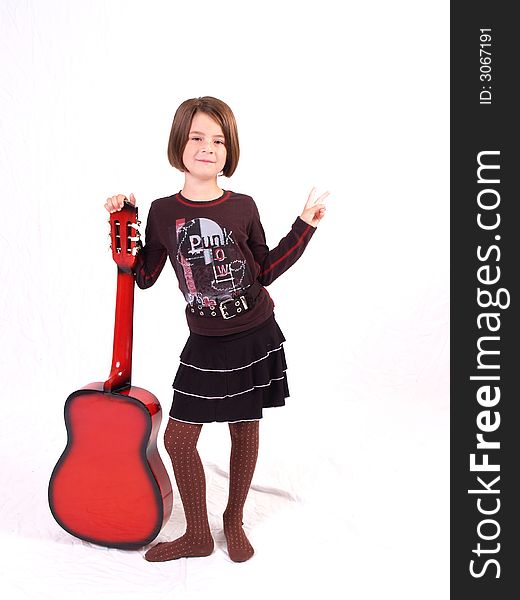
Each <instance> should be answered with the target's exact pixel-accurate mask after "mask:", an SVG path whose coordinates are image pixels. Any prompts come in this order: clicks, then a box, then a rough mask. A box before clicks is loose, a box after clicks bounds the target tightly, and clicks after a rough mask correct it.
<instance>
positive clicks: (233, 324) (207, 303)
mask: <svg viewBox="0 0 520 600" xmlns="http://www.w3.org/2000/svg"><path fill="white" fill-rule="evenodd" d="M315 231H316V228H315V227H313V226H311V225H308V224H307V223H305V222H304V221H303V220H302V219H301V218H300V217H298V218H297V219H296V221H295V222H294V223H293V225H292V227H291V230H290V232H289V233H288V234H287V235H286V236H285V237H284V238H283V239H282V240H280V243H279V244H278V245H277V246H276V248H273V249H272V250H269V248H268V247H267V245H266V240H265V233H264V229H263V227H262V224H261V222H260V216H259V214H258V209H257V207H256V204H255V202H254V200H253V199H252V198H251V197H250V196H246V195H244V194H238V193H235V192H231V191H225V192H224V193H223V195H222V196H221V197H220V198H217V199H215V200H207V201H200V202H196V201H193V200H188V199H187V198H184V197H183V196H182V194H181V193H180V192H179V193H177V194H174V195H172V196H168V197H166V198H159V199H158V200H154V201H153V202H152V204H151V206H150V211H149V214H148V220H147V223H146V229H145V245H144V247H143V248H142V249H141V251H140V252H139V253H138V255H137V263H136V266H135V269H134V275H135V280H136V283H137V285H138V286H139V287H140V288H141V289H145V288H148V287H150V286H152V285H153V284H154V283H155V282H156V281H157V278H158V277H159V275H160V273H161V271H162V269H163V267H164V264H165V262H166V258H167V257H169V259H170V262H171V264H172V265H173V268H174V270H175V273H176V275H177V279H178V282H179V288H180V290H181V291H182V293H183V294H184V297H185V299H186V302H187V306H186V318H187V321H188V327H189V328H190V330H191V331H193V332H194V333H198V334H201V335H227V334H231V333H238V332H240V331H245V330H247V329H250V328H252V327H255V326H257V325H260V324H261V323H263V322H264V321H265V320H266V319H268V318H269V317H270V316H271V314H272V313H273V308H274V303H273V301H272V299H271V297H270V296H269V293H268V292H267V290H266V289H265V287H262V288H261V290H260V293H259V295H258V297H257V299H256V301H255V303H254V305H253V307H252V308H251V309H250V310H248V311H245V312H244V313H242V314H240V315H239V316H236V317H234V318H232V319H223V318H222V317H219V316H217V317H209V316H200V314H199V311H198V310H195V312H192V310H191V309H192V308H195V309H196V308H197V306H204V307H209V308H210V309H212V308H213V307H215V306H216V305H218V304H219V303H220V302H222V301H223V300H226V299H228V298H232V297H235V296H237V295H240V293H241V292H242V291H243V290H245V289H246V288H248V287H249V286H250V285H251V284H252V283H254V282H255V281H258V282H259V283H260V284H261V285H262V286H267V285H269V284H270V283H272V282H273V281H274V280H275V279H276V278H277V277H279V276H280V275H281V274H282V273H283V272H284V271H286V270H287V269H288V268H289V267H290V266H292V265H293V264H294V263H295V262H296V261H297V260H298V258H299V257H300V256H301V255H302V253H303V251H304V250H305V247H306V246H307V243H308V242H309V240H310V238H311V237H312V235H313V233H314V232H315Z"/></svg>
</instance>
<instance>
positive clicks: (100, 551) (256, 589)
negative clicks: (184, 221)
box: [0, 0, 449, 600]
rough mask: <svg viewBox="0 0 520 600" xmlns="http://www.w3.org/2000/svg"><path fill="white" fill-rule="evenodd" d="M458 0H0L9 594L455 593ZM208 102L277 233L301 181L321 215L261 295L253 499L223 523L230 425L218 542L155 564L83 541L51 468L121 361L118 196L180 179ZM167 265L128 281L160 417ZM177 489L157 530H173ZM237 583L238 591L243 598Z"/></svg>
mask: <svg viewBox="0 0 520 600" xmlns="http://www.w3.org/2000/svg"><path fill="white" fill-rule="evenodd" d="M448 45H449V3H448V2H444V1H443V2H438V1H437V2H431V1H429V2H421V3H418V2H413V1H412V0H408V1H407V0H396V1H395V2H386V1H384V0H372V1H370V2H363V3H362V2H351V1H350V0H348V1H347V2H336V1H333V0H322V1H321V2H307V1H304V0H303V1H302V0H300V1H299V2H274V1H273V0H264V1H263V2H262V3H258V4H255V5H252V4H251V3H248V2H240V1H238V0H221V1H220V2H209V1H207V0H201V1H200V2H197V3H192V2H177V1H169V2H168V1H159V0H153V1H149V2H137V1H122V0H105V1H102V0H92V1H89V2H79V1H77V2H71V1H66V0H62V1H60V0H47V1H45V0H41V1H37V0H26V1H24V2H19V1H17V0H1V1H0V77H1V81H0V186H1V188H0V192H1V194H0V201H1V203H2V216H3V226H2V229H1V232H0V240H1V252H2V260H1V263H0V265H1V266H0V268H1V281H2V285H1V288H0V289H1V292H0V298H1V315H2V317H1V320H0V328H1V335H2V347H3V352H2V353H1V354H0V367H1V377H2V379H1V380H2V384H3V393H2V408H3V411H2V412H3V415H2V421H1V423H2V424H1V428H2V429H1V441H0V445H1V450H2V464H1V468H2V479H1V481H2V486H1V487H2V491H1V516H0V536H1V545H2V549H3V555H4V556H3V558H2V561H1V562H0V589H1V590H2V591H7V592H8V593H9V594H10V597H11V598H31V599H33V598H52V599H56V598H61V597H64V598H65V597H67V598H71V599H78V600H79V599H81V600H83V599H87V598H89V599H90V598H92V597H96V598H129V597H130V598H134V597H135V598H150V599H153V600H159V599H160V600H162V599H165V598H174V597H175V598H205V597H207V595H208V594H211V595H212V597H228V598H243V597H249V598H263V597H264V596H265V595H266V594H270V595H271V596H272V597H282V595H285V594H289V593H290V594H291V596H295V597H296V596H297V595H299V594H302V593H304V592H306V593H320V594H324V595H325V597H333V598H338V597H345V598H347V597H348V598H352V599H356V600H358V599H371V600H372V599H376V598H380V597H382V596H384V597H385V598H391V599H394V598H395V599H397V598H399V599H408V598H410V599H411V598H414V599H415V598H418V597H420V598H421V599H422V600H426V599H430V598H431V599H435V600H438V599H439V598H447V597H448V595H449V594H448V559H449V545H448V535H449V511H448V509H449V501H448V500H449V499H448V477H449V464H448V458H449V453H448V439H449V438H448V426H449V399H448V379H449V373H448V363H449V355H448V333H449V324H448V306H449V305H448V294H449V267H448V258H449V248H448V233H449V231H448V229H449V195H448V194H449V189H448V184H449V173H448V164H449V146H448V133H449V98H448V77H449V69H448ZM201 95H212V96H217V97H219V98H222V99H223V100H224V101H225V102H227V103H228V104H229V105H230V106H231V108H232V109H233V111H234V113H235V116H236V118H237V122H238V126H239V135H240V142H241V159H240V163H239V167H238V169H237V171H236V173H235V175H233V177H232V179H230V180H227V179H221V180H220V184H221V186H222V187H223V188H224V189H232V190H235V191H240V192H244V193H247V194H250V195H252V196H253V197H254V198H255V200H256V202H257V205H258V206H259V210H260V215H261V217H262V221H263V224H264V228H265V230H266V233H267V238H268V243H269V245H270V246H274V245H276V244H277V243H278V241H279V239H280V238H281V237H282V236H283V235H285V234H286V233H287V231H288V230H289V227H290V225H291V223H292V222H293V220H294V219H295V217H296V216H297V215H298V214H300V211H301V209H302V207H303V204H304V203H305V200H306V197H307V194H308V192H309V190H310V188H311V187H312V186H317V188H318V190H319V191H320V192H321V191H324V190H327V189H328V190H330V192H331V195H330V197H329V199H328V200H327V205H328V211H327V215H326V217H325V219H324V221H323V222H322V224H320V226H319V228H318V231H317V232H316V234H315V236H314V238H313V239H312V242H311V244H310V245H309V247H308V249H307V250H306V252H305V254H304V256H303V257H302V258H301V260H300V261H299V262H298V263H297V264H296V265H295V266H294V267H293V268H292V269H291V270H290V271H289V272H287V273H286V274H285V275H284V276H283V277H282V278H280V279H279V280H277V281H276V282H275V283H274V284H273V285H272V286H271V287H270V289H269V291H270V293H271V295H272V296H273V298H274V301H275V303H276V317H277V320H278V322H279V324H280V326H281V328H282V330H283V331H284V333H285V335H286V337H287V343H286V345H285V348H286V354H287V358H288V362H289V371H288V376H289V386H290V389H291V398H290V399H288V401H287V406H286V407H285V408H283V409H270V410H267V411H265V418H264V420H263V421H262V423H261V441H260V444H261V447H260V457H259V461H258V466H257V470H256V472H255V476H254V479H253V488H252V490H251V492H250V495H249V497H248V501H247V504H246V511H245V519H246V531H247V532H248V535H249V537H250V539H251V541H252V543H253V546H254V547H255V550H256V553H255V556H254V557H253V559H251V560H250V561H248V562H247V563H244V564H234V563H231V562H230V560H229V558H228V557H227V554H226V552H225V544H224V538H223V535H222V532H221V517H220V515H221V513H222V511H223V509H224V506H225V501H226V493H227V488H226V486H227V466H228V457H229V435H228V431H227V426H225V425H220V424H212V425H208V426H205V427H204V429H203V432H202V436H201V439H200V443H199V449H200V452H201V456H202V458H203V462H204V464H205V467H206V474H207V481H208V503H209V510H210V520H211V524H212V527H213V529H214V534H215V537H216V541H217V548H216V551H215V553H214V554H213V555H212V556H211V557H209V558H206V559H191V560H185V559H182V560H179V561H174V562H170V563H164V564H149V563H147V562H146V561H145V560H144V559H143V556H142V555H143V554H144V549H143V550H140V551H135V552H124V551H119V550H114V549H111V550H109V549H105V548H100V547H96V546H93V545H91V544H88V543H85V542H82V541H80V540H77V539H74V538H72V537H71V536H69V535H68V534H67V533H65V532H64V531H62V530H61V529H60V528H59V526H58V525H57V524H56V522H55V521H54V520H53V518H52V516H51V514H50V512H49V509H48V505H47V496H46V494H47V483H48V479H49V476H50V473H51V471H52V468H53V467H54V464H55V463H56V461H57V459H58V458H59V456H60V454H61V452H62V451H63V448H64V447H65V443H66V432H65V427H64V421H63V404H64V402H65V400H66V398H67V396H68V394H69V393H71V392H72V391H74V390H75V389H78V388H80V387H81V386H82V385H84V384H86V383H88V382H91V381H102V380H104V379H106V377H107V376H108V372H109V367H110V360H111V353H112V335H113V317H114V301H115V282H116V267H115V265H114V263H113V262H112V260H111V255H110V252H109V250H108V240H107V233H108V225H107V223H106V219H107V213H106V212H105V211H104V209H103V203H104V201H105V199H106V197H107V196H109V195H113V194H116V193H125V194H129V193H130V192H134V194H135V195H136V197H137V201H138V206H139V210H140V216H141V218H142V220H143V227H142V231H143V232H144V222H145V220H146V216H147V214H148V208H149V206H150V203H151V202H152V201H153V200H154V199H155V198H158V197H161V196H166V195H170V194H172V193H174V192H176V191H178V190H179V189H180V188H181V187H182V182H183V178H182V174H180V173H179V172H177V171H175V170H173V169H172V168H171V167H170V165H169V163H168V161H167V158H166V145H167V141H168V135H169V130H170V126H171V121H172V118H173V114H174V112H175V109H176V108H177V106H178V105H179V104H180V102H182V101H183V100H185V99H186V98H191V97H195V96H201ZM183 307H184V301H183V298H182V295H181V294H180V292H179V290H178V288H177V283H176V280H175V277H174V274H173V271H172V269H171V267H170V265H169V264H167V265H166V267H165V270H164V272H163V274H162V275H161V277H160V279H159V280H158V282H157V284H156V285H155V286H154V287H153V288H151V289H150V290H147V291H140V290H137V291H136V304H135V319H134V323H135V325H134V365H133V378H132V381H133V383H134V384H135V385H139V386H141V387H144V388H147V389H149V390H151V391H153V393H155V394H156V395H157V396H158V397H159V399H160V400H161V403H162V405H163V411H164V415H165V417H164V418H163V426H162V427H161V432H160V435H159V445H160V451H161V454H162V456H163V459H164V461H165V464H166V466H167V468H168V470H169V473H170V475H171V477H172V481H173V473H172V471H171V464H170V463H169V461H168V457H167V455H166V453H165V451H164V447H163V444H162V432H163V430H164V427H165V425H166V415H167V413H168V410H169V407H170V402H171V393H172V390H171V383H172V380H173V376H174V373H175V369H176V367H177V360H178V354H179V352H180V350H181V348H182V346H183V345H184V342H185V340H186V337H187V334H188V329H187V326H186V323H185V320H184V314H183ZM183 527H184V520H183V514H182V507H181V505H180V501H179V497H178V493H177V492H176V491H175V506H174V513H173V515H172V519H171V521H170V523H169V524H168V525H167V527H166V528H165V530H163V532H162V533H161V536H160V539H161V540H163V539H172V538H173V537H174V536H176V535H179V534H180V533H182V531H183ZM246 590H247V591H246Z"/></svg>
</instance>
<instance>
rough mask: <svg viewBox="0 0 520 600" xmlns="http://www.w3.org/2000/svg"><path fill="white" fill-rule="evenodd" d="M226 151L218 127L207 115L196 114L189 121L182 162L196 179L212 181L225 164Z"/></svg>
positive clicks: (220, 130) (222, 136)
mask: <svg viewBox="0 0 520 600" xmlns="http://www.w3.org/2000/svg"><path fill="white" fill-rule="evenodd" d="M226 156H227V150H226V145H225V139H224V134H223V133H222V129H221V127H220V125H219V124H218V123H217V122H216V121H214V120H213V119H212V118H211V117H210V116H209V115H208V114H206V113H203V112H196V113H195V114H194V115H193V119H192V120H191V127H190V133H189V135H188V142H187V144H186V147H185V148H184V153H183V155H182V162H183V163H184V166H185V167H186V168H187V169H188V171H189V174H188V173H187V174H186V175H191V176H192V177H195V178H197V179H203V180H207V179H214V178H216V177H217V175H218V174H219V173H220V172H221V171H222V169H223V168H224V165H225V164H226Z"/></svg>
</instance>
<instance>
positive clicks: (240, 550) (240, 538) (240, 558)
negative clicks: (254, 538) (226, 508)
mask: <svg viewBox="0 0 520 600" xmlns="http://www.w3.org/2000/svg"><path fill="white" fill-rule="evenodd" d="M242 525H243V523H242V521H239V520H232V519H228V518H227V517H226V514H225V513H224V535H225V536H226V542H227V547H228V554H229V558H230V559H231V560H232V561H233V562H245V561H246V560H249V559H250V558H251V557H252V556H253V554H254V553H255V551H254V549H253V546H251V543H250V542H249V540H248V539H247V536H246V534H245V533H244V530H243V529H242Z"/></svg>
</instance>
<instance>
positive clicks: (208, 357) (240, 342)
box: [170, 316, 289, 423]
mask: <svg viewBox="0 0 520 600" xmlns="http://www.w3.org/2000/svg"><path fill="white" fill-rule="evenodd" d="M283 342H285V337H284V335H283V333H282V331H281V330H280V328H279V326H278V323H277V322H276V320H275V318H274V316H271V317H270V318H269V319H268V320H267V321H266V322H265V323H262V324H261V325H260V326H258V327H256V328H254V329H252V330H249V331H245V332H241V333H236V334H232V335H226V336H204V335H198V334H194V333H191V334H190V337H189V338H188V341H187V342H186V345H185V346H184V349H183V350H182V352H181V355H180V360H181V362H180V365H179V368H178V370H177V374H176V376H175V380H174V382H173V389H174V394H173V404H172V408H171V411H170V416H171V417H173V418H174V419H178V420H180V421H188V422H191V423H210V422H212V421H219V422H226V421H227V422H234V421H248V420H255V419H261V418H262V409H263V408H267V407H273V406H284V404H285V398H287V397H288V396H289V387H288V384H287V375H286V370H287V363H286V359H285V353H284V350H283Z"/></svg>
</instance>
